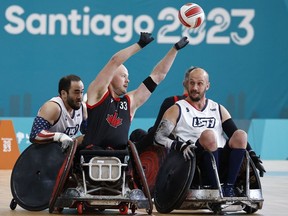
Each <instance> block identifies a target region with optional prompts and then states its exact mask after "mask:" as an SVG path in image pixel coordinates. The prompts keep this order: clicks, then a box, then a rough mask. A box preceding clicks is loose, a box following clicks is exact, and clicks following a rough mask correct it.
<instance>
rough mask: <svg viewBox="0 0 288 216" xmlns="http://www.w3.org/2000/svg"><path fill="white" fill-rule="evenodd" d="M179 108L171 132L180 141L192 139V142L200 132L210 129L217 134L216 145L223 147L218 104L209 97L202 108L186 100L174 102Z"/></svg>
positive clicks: (224, 141)
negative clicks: (195, 106) (175, 122)
mask: <svg viewBox="0 0 288 216" xmlns="http://www.w3.org/2000/svg"><path fill="white" fill-rule="evenodd" d="M176 104H177V105H178V106H179V108H180V115H179V120H178V122H177V125H176V127H175V128H174V130H173V132H172V134H173V135H174V136H175V137H177V138H178V139H179V140H180V141H184V142H185V141H187V140H192V141H193V142H194V143H196V141H197V140H198V138H199V137H200V135H201V133H202V132H203V131H204V130H206V129H210V130H213V131H214V132H215V134H216V136H217V145H218V148H219V147H224V145H225V143H226V139H225V136H224V133H223V129H222V121H221V114H220V105H219V104H218V103H216V102H214V101H212V100H210V99H207V101H206V106H205V107H204V109H203V110H197V109H195V108H194V107H193V106H192V105H190V104H189V103H188V102H187V101H186V100H180V101H178V102H176Z"/></svg>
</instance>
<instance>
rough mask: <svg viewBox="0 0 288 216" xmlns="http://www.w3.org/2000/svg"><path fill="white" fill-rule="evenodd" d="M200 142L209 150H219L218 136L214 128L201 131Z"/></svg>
mask: <svg viewBox="0 0 288 216" xmlns="http://www.w3.org/2000/svg"><path fill="white" fill-rule="evenodd" d="M199 142H200V143H201V145H202V146H203V148H204V149H205V150H207V151H211V152H212V151H216V150H217V138H216V135H215V133H214V131H212V130H204V131H203V132H202V133H201V136H200V138H199Z"/></svg>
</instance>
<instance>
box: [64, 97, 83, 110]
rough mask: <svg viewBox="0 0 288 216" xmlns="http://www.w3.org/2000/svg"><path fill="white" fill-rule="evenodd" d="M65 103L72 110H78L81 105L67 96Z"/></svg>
mask: <svg viewBox="0 0 288 216" xmlns="http://www.w3.org/2000/svg"><path fill="white" fill-rule="evenodd" d="M67 103H68V105H69V106H70V107H71V108H72V109H74V110H79V109H80V107H81V103H80V105H78V104H76V102H74V100H72V98H70V97H69V96H68V97H67Z"/></svg>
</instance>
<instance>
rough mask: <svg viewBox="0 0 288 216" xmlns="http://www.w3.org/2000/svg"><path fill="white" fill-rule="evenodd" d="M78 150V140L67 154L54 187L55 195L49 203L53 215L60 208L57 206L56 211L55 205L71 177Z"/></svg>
mask: <svg viewBox="0 0 288 216" xmlns="http://www.w3.org/2000/svg"><path fill="white" fill-rule="evenodd" d="M76 149H77V140H76V141H75V142H74V144H73V145H72V146H70V148H69V150H68V152H67V156H66V158H65V160H64V162H63V164H62V166H61V168H60V170H59V172H58V176H57V179H56V183H55V185H54V188H53V193H52V195H51V199H50V202H49V213H53V211H54V210H56V209H57V208H59V207H58V206H56V209H55V204H56V201H57V198H58V197H59V195H60V194H61V192H62V191H63V187H64V184H65V182H66V180H67V178H68V176H69V171H70V169H71V166H72V163H73V158H74V155H75V152H76ZM60 208H62V207H60ZM77 210H78V207H77Z"/></svg>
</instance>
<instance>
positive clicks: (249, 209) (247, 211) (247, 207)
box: [243, 206, 258, 214]
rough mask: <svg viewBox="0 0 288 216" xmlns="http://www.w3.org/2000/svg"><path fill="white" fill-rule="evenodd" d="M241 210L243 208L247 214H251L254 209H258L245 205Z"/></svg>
mask: <svg viewBox="0 0 288 216" xmlns="http://www.w3.org/2000/svg"><path fill="white" fill-rule="evenodd" d="M243 210H244V211H245V212H246V213H247V214H253V213H255V212H256V211H258V209H255V208H252V207H250V206H246V207H245V208H244V209H243Z"/></svg>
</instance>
